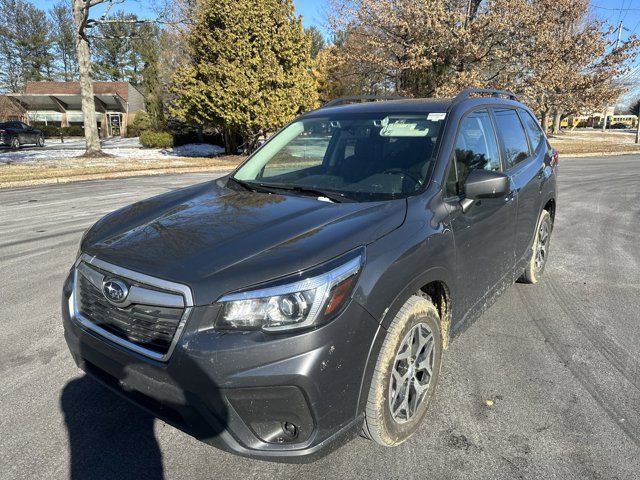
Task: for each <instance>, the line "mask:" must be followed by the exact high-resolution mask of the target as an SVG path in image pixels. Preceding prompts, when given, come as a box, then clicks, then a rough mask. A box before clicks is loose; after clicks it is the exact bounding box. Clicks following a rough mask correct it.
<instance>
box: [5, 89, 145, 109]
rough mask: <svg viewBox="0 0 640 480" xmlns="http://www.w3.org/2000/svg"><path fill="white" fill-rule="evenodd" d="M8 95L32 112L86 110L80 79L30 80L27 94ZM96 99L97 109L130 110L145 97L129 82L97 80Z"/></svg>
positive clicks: (94, 94) (26, 90)
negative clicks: (65, 80) (75, 80)
mask: <svg viewBox="0 0 640 480" xmlns="http://www.w3.org/2000/svg"><path fill="white" fill-rule="evenodd" d="M5 96H6V97H7V98H9V99H11V100H12V101H13V102H14V103H15V104H17V105H19V106H20V107H22V108H23V109H24V110H28V111H38V110H39V111H48V110H55V111H58V112H67V111H80V110H82V95H81V92H80V82H27V85H26V87H25V93H7V94H5ZM93 98H94V102H95V106H96V111H97V112H123V113H124V112H128V111H129V103H130V102H133V104H132V107H133V108H134V111H137V110H139V109H140V104H141V102H142V101H143V100H144V97H142V94H140V92H139V91H138V90H137V89H136V88H135V87H133V85H131V84H130V83H128V82H93ZM141 99H142V100H141ZM142 108H143V107H142Z"/></svg>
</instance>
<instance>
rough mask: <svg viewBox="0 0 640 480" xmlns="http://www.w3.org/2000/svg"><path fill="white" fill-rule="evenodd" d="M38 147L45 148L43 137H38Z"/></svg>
mask: <svg viewBox="0 0 640 480" xmlns="http://www.w3.org/2000/svg"><path fill="white" fill-rule="evenodd" d="M36 145H37V146H38V147H44V137H43V136H42V135H41V136H39V137H38V140H37V141H36Z"/></svg>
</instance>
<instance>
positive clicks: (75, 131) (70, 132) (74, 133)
mask: <svg viewBox="0 0 640 480" xmlns="http://www.w3.org/2000/svg"><path fill="white" fill-rule="evenodd" d="M60 133H61V134H62V135H63V136H64V137H82V136H84V129H83V128H82V127H81V126H80V125H69V126H68V127H62V128H61V129H60Z"/></svg>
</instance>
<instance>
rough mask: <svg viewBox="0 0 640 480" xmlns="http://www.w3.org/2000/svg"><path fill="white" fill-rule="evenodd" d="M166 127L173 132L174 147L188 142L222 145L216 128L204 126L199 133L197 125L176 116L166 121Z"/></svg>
mask: <svg viewBox="0 0 640 480" xmlns="http://www.w3.org/2000/svg"><path fill="white" fill-rule="evenodd" d="M167 128H168V129H169V131H170V132H171V133H172V134H173V145H174V146H176V147H179V146H180V145H188V144H190V143H210V144H212V145H224V139H223V138H222V135H221V134H220V133H219V132H217V131H216V130H213V129H208V128H205V129H204V130H203V131H202V133H201V134H200V133H199V132H198V128H197V127H195V126H193V125H190V124H188V123H187V122H185V121H184V120H180V119H178V118H172V119H170V120H169V121H168V122H167Z"/></svg>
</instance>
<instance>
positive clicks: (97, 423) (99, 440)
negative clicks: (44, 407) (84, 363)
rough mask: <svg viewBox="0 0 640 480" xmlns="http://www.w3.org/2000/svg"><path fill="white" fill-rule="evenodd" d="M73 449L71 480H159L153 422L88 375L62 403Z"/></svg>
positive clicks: (71, 384)
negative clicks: (102, 479)
mask: <svg viewBox="0 0 640 480" xmlns="http://www.w3.org/2000/svg"><path fill="white" fill-rule="evenodd" d="M60 404H61V407H62V411H63V413H64V419H65V423H66V425H67V431H68V434H69V444H70V449H71V459H70V463H71V467H70V469H71V470H70V471H71V474H70V478H71V479H73V480H79V479H90V478H111V479H114V480H115V479H129V478H131V479H134V478H135V479H142V478H145V479H161V478H163V469H162V454H161V452H160V447H159V446H158V442H157V441H156V438H155V436H154V433H153V422H154V417H153V416H152V415H150V414H149V413H147V412H145V411H144V410H142V409H141V408H139V407H137V406H135V405H133V404H132V403H130V402H128V401H127V400H125V399H123V398H121V397H119V396H118V395H116V394H115V393H113V392H111V391H110V390H109V389H107V388H106V387H104V386H102V385H101V384H100V383H98V382H96V381H95V380H93V379H91V378H90V377H88V376H86V375H85V376H83V377H81V378H79V379H76V380H73V381H71V382H69V383H68V384H67V385H66V386H65V387H64V390H63V391H62V396H61V399H60Z"/></svg>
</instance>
